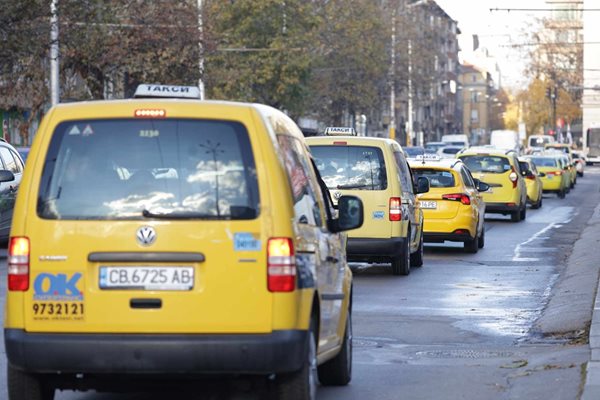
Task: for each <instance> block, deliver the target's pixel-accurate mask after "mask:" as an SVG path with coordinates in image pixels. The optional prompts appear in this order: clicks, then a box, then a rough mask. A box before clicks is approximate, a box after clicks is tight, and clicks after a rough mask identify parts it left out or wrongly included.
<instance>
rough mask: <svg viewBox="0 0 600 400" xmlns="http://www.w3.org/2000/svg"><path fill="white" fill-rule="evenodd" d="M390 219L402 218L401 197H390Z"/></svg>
mask: <svg viewBox="0 0 600 400" xmlns="http://www.w3.org/2000/svg"><path fill="white" fill-rule="evenodd" d="M389 214H390V221H401V220H402V199H401V198H400V197H390V211H389Z"/></svg>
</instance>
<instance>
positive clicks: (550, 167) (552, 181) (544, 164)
mask: <svg viewBox="0 0 600 400" xmlns="http://www.w3.org/2000/svg"><path fill="white" fill-rule="evenodd" d="M527 158H528V159H529V160H531V161H532V162H533V163H534V164H535V166H536V168H537V170H538V171H539V172H540V173H544V176H542V177H541V179H542V190H543V192H544V193H556V194H557V195H558V197H559V198H561V199H564V198H565V196H566V194H567V191H568V190H569V187H570V185H571V180H570V176H569V174H568V171H566V170H565V169H564V167H563V165H562V162H561V155H560V154H556V153H554V154H539V155H533V156H527Z"/></svg>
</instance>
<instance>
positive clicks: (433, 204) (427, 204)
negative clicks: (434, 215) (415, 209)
mask: <svg viewBox="0 0 600 400" xmlns="http://www.w3.org/2000/svg"><path fill="white" fill-rule="evenodd" d="M419 204H420V205H421V208H424V209H436V208H437V201H420V202H419Z"/></svg>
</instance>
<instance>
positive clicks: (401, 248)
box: [306, 127, 428, 275]
mask: <svg viewBox="0 0 600 400" xmlns="http://www.w3.org/2000/svg"><path fill="white" fill-rule="evenodd" d="M343 129H345V128H343V127H342V128H337V127H332V128H329V129H327V130H326V134H327V136H317V137H310V138H307V139H306V142H307V143H308V145H309V146H310V150H311V152H312V154H313V157H314V158H315V161H316V163H317V168H318V170H319V173H320V174H321V177H322V178H323V181H325V184H326V185H327V187H328V188H329V190H330V191H331V192H332V193H333V196H334V198H338V197H340V196H342V195H354V196H357V197H359V198H360V199H361V200H362V202H363V204H364V210H365V218H364V223H363V225H362V227H361V228H360V229H356V230H353V231H351V232H349V233H348V244H347V248H346V249H347V254H348V260H350V261H363V262H364V261H366V262H391V264H392V273H393V274H394V275H408V274H409V273H410V267H411V265H412V266H415V267H420V266H422V265H423V231H422V227H423V213H422V212H421V209H420V208H419V206H418V203H417V199H416V195H417V194H418V193H422V192H426V191H427V190H428V186H427V185H428V182H427V180H426V179H421V180H420V181H419V182H418V184H417V185H415V184H414V180H413V176H412V173H411V170H410V168H409V166H408V163H407V162H406V159H405V157H404V153H403V151H402V148H401V147H400V145H399V144H398V143H397V142H396V141H394V140H391V139H384V138H374V137H358V136H352V135H351V133H352V131H343Z"/></svg>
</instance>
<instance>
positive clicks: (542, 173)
mask: <svg viewBox="0 0 600 400" xmlns="http://www.w3.org/2000/svg"><path fill="white" fill-rule="evenodd" d="M538 176H539V177H540V178H543V177H545V176H546V173H545V172H538Z"/></svg>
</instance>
